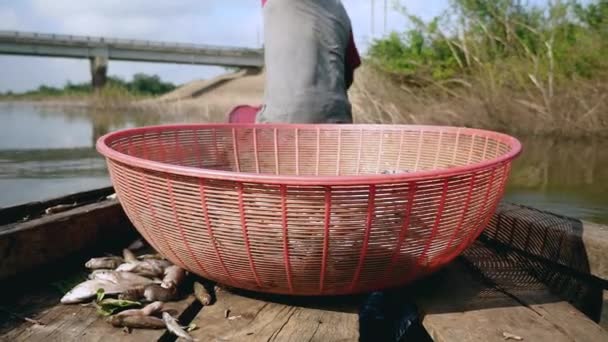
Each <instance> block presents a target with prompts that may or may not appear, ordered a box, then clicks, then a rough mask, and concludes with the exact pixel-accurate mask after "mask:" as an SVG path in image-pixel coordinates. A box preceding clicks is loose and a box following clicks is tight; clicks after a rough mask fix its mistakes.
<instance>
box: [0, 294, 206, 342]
mask: <svg viewBox="0 0 608 342" xmlns="http://www.w3.org/2000/svg"><path fill="white" fill-rule="evenodd" d="M194 302H195V299H194V297H193V296H188V297H187V298H185V299H183V300H181V301H178V302H171V303H166V304H165V309H166V310H168V311H169V312H171V313H172V314H173V315H175V316H176V317H180V315H181V314H182V313H183V312H185V311H186V310H187V309H188V308H190V307H191V306H192V305H193V303H194ZM35 319H37V320H39V321H41V322H43V323H44V324H45V325H33V324H31V323H28V322H23V323H21V324H19V325H17V326H16V327H14V328H13V329H12V330H10V331H8V332H6V333H5V334H4V335H0V340H2V341H32V342H37V341H40V342H43V341H92V342H101V341H108V342H109V341H117V340H121V339H122V340H129V341H142V342H143V341H157V340H159V339H161V338H162V337H163V336H164V335H165V334H166V330H164V329H162V330H145V329H136V330H133V331H132V332H131V333H130V334H127V333H126V332H124V331H123V330H122V329H120V328H115V327H113V326H111V325H110V324H108V323H106V322H105V321H104V319H103V318H101V317H99V316H98V315H97V313H96V309H95V308H94V307H93V306H92V305H88V306H82V305H61V304H58V305H55V306H52V307H50V308H48V309H46V310H44V311H43V312H41V313H40V314H39V315H37V316H35Z"/></svg>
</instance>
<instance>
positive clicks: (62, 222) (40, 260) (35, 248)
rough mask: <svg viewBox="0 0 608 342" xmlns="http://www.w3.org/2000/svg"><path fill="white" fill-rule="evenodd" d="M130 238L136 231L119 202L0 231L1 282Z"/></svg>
mask: <svg viewBox="0 0 608 342" xmlns="http://www.w3.org/2000/svg"><path fill="white" fill-rule="evenodd" d="M128 236H135V230H134V229H133V228H132V226H131V223H130V221H129V220H128V218H127V216H126V215H125V213H124V211H123V209H122V207H121V206H120V203H119V202H118V201H117V200H106V201H103V202H100V203H94V204H89V205H85V206H82V207H79V208H76V209H73V210H69V211H66V212H62V213H58V214H54V215H49V216H45V217H42V218H39V219H35V220H31V221H28V222H24V223H21V224H17V225H14V226H12V227H10V228H8V229H4V230H2V231H0V279H4V278H8V277H11V276H16V275H17V274H20V275H22V274H23V272H26V271H29V270H31V269H33V268H35V267H38V266H42V265H46V264H49V263H51V262H54V261H57V260H59V259H61V258H65V257H67V256H69V255H70V254H72V253H76V252H78V251H81V250H83V249H86V248H90V247H94V246H95V247H98V246H101V245H103V244H105V243H108V242H110V243H111V242H112V241H113V240H114V241H115V240H116V239H117V237H120V239H125V238H127V237H128Z"/></svg>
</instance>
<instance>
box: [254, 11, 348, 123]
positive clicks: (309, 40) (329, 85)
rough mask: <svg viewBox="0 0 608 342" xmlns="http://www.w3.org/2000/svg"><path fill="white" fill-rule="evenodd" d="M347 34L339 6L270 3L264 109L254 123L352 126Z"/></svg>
mask: <svg viewBox="0 0 608 342" xmlns="http://www.w3.org/2000/svg"><path fill="white" fill-rule="evenodd" d="M350 33H351V23H350V19H349V17H348V15H347V13H346V10H345V9H344V7H343V6H342V3H341V1H340V0H268V2H267V3H266V5H265V6H264V49H265V51H264V58H265V69H266V86H265V94H264V103H265V105H264V106H263V108H262V110H261V111H260V113H259V114H258V116H257V122H260V123H263V122H276V123H350V122H352V114H351V105H350V102H349V100H348V95H347V85H346V81H345V55H346V49H347V45H348V43H349V38H350Z"/></svg>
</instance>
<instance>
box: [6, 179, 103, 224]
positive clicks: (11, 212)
mask: <svg viewBox="0 0 608 342" xmlns="http://www.w3.org/2000/svg"><path fill="white" fill-rule="evenodd" d="M112 193H114V188H113V187H106V188H101V189H95V190H90V191H83V192H78V193H75V194H70V195H66V196H62V197H58V198H53V199H49V200H46V201H34V202H29V203H25V204H20V205H16V206H12V207H7V208H0V226H2V225H6V224H9V223H14V222H20V221H22V220H23V219H24V218H26V217H29V218H30V219H34V218H37V217H39V216H41V215H43V214H44V211H45V209H47V208H49V207H53V206H56V205H59V204H72V203H74V202H76V203H78V204H81V205H82V204H90V203H92V202H97V201H99V200H102V199H105V198H106V196H108V195H110V194H112Z"/></svg>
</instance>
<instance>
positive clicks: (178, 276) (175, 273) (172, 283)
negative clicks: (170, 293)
mask: <svg viewBox="0 0 608 342" xmlns="http://www.w3.org/2000/svg"><path fill="white" fill-rule="evenodd" d="M184 279H186V271H185V270H184V269H183V268H181V267H179V266H175V265H172V266H169V267H167V268H166V269H165V277H164V278H163V282H162V283H161V285H160V286H162V287H164V288H166V289H168V288H171V287H178V286H179V285H181V283H182V282H183V281H184Z"/></svg>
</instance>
